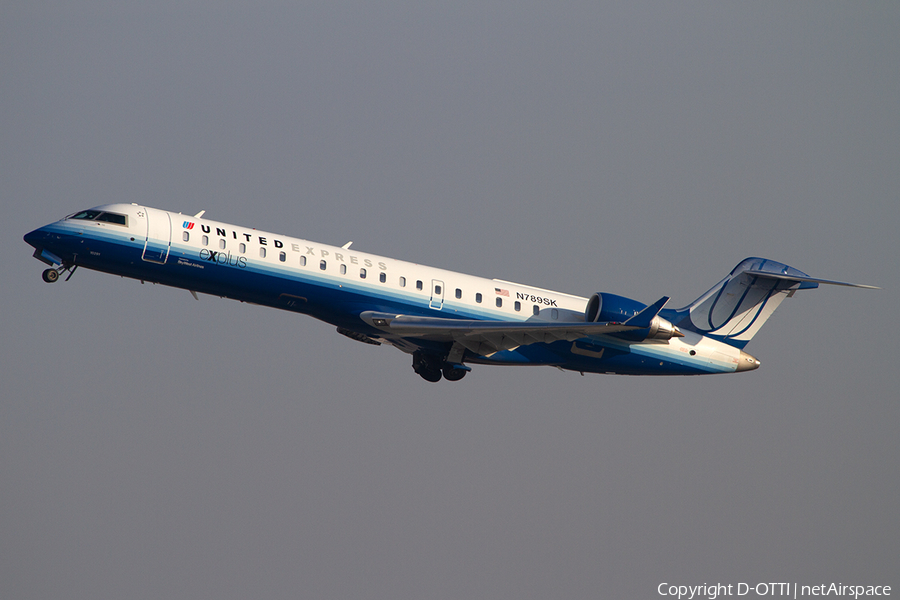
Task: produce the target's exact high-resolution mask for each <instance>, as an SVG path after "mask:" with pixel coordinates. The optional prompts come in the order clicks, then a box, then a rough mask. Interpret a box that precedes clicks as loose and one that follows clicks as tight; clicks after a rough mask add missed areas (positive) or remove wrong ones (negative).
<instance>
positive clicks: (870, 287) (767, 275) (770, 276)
mask: <svg viewBox="0 0 900 600" xmlns="http://www.w3.org/2000/svg"><path fill="white" fill-rule="evenodd" d="M745 273H747V274H748V275H753V276H754V277H760V278H763V279H780V280H782V281H799V282H801V283H824V284H826V285H843V286H846V287H857V288H866V289H868V290H880V289H881V288H880V287H877V286H874V285H864V284H862V283H846V282H844V281H834V280H832V279H819V278H817V277H809V276H799V275H786V274H783V273H770V272H768V271H745Z"/></svg>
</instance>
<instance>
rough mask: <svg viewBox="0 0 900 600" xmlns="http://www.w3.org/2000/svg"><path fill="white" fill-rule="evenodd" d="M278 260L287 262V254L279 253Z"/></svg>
mask: <svg viewBox="0 0 900 600" xmlns="http://www.w3.org/2000/svg"><path fill="white" fill-rule="evenodd" d="M223 241H224V240H223ZM278 260H280V261H281V262H284V261H286V260H287V254H285V253H284V252H279V253H278Z"/></svg>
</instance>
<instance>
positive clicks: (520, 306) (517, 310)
mask: <svg viewBox="0 0 900 600" xmlns="http://www.w3.org/2000/svg"><path fill="white" fill-rule="evenodd" d="M515 306H516V312H519V311H520V310H522V303H521V302H519V301H518V300H516V305H515Z"/></svg>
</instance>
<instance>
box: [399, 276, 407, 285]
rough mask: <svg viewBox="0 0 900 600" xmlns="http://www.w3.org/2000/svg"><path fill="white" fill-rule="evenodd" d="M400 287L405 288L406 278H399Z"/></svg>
mask: <svg viewBox="0 0 900 600" xmlns="http://www.w3.org/2000/svg"><path fill="white" fill-rule="evenodd" d="M400 287H406V277H401V278H400Z"/></svg>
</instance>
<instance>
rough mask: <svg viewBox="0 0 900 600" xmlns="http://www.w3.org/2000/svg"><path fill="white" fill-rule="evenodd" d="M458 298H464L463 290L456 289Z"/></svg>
mask: <svg viewBox="0 0 900 600" xmlns="http://www.w3.org/2000/svg"><path fill="white" fill-rule="evenodd" d="M456 297H457V298H462V290H461V289H459V288H456Z"/></svg>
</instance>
